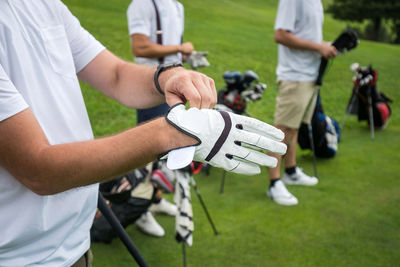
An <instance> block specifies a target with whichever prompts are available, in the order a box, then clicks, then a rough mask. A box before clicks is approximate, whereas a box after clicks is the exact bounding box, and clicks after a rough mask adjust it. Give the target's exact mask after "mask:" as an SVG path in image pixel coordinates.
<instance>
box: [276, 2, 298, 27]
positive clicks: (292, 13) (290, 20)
mask: <svg viewBox="0 0 400 267" xmlns="http://www.w3.org/2000/svg"><path fill="white" fill-rule="evenodd" d="M296 7H297V0H280V1H279V6H278V12H277V15H276V19H275V27H274V29H275V30H279V29H280V30H287V31H290V32H293V31H294V29H295V23H296Z"/></svg>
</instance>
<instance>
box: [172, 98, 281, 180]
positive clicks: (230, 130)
mask: <svg viewBox="0 0 400 267" xmlns="http://www.w3.org/2000/svg"><path fill="white" fill-rule="evenodd" d="M166 120H167V121H168V123H170V124H171V125H172V126H174V127H175V128H176V129H178V130H179V131H181V132H183V133H185V134H187V135H189V136H192V137H194V138H195V139H196V140H198V141H199V143H198V144H197V145H196V146H194V147H187V148H180V149H177V150H172V151H170V152H169V154H168V161H167V166H168V167H169V168H172V169H178V168H183V167H185V166H187V165H188V164H190V162H191V161H192V160H196V161H201V162H206V163H209V164H210V165H212V166H215V167H220V168H223V169H225V170H227V171H231V172H236V173H240V174H248V175H252V174H258V173H260V166H268V167H276V165H277V159H276V158H275V157H271V156H268V155H266V154H265V150H266V151H270V152H273V153H277V154H280V155H283V154H285V153H286V145H285V144H284V143H282V142H281V141H282V140H283V138H284V134H283V132H282V131H281V130H279V129H277V128H275V127H273V126H271V125H269V124H266V123H264V122H261V121H259V120H257V119H254V118H250V117H245V116H241V115H237V114H233V113H230V112H226V111H217V110H213V109H197V108H190V109H188V110H186V109H185V106H184V105H183V104H177V105H175V106H173V107H172V108H171V109H170V110H169V111H168V113H167V114H166ZM260 150H261V151H260Z"/></svg>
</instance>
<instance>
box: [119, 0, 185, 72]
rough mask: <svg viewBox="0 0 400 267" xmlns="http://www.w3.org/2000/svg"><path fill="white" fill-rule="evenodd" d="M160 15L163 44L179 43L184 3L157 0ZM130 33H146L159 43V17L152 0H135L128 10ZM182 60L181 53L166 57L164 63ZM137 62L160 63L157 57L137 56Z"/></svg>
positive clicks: (174, 0)
mask: <svg viewBox="0 0 400 267" xmlns="http://www.w3.org/2000/svg"><path fill="white" fill-rule="evenodd" d="M155 2H156V5H157V8H158V12H159V15H160V21H161V29H162V44H163V45H178V44H180V43H181V41H182V36H183V30H184V14H183V12H184V11H183V5H182V4H181V3H179V2H178V1H176V0H155ZM126 13H127V17H128V28H129V35H133V34H144V35H146V36H149V40H150V41H151V42H153V43H157V35H156V31H157V19H156V11H155V9H154V5H153V2H152V0H133V1H132V2H131V4H130V5H129V7H128V10H127V12H126ZM177 61H182V55H181V53H176V54H172V55H168V56H165V57H164V63H170V62H177ZM135 62H136V63H138V64H145V65H152V66H154V65H158V64H159V62H158V59H157V58H144V57H135Z"/></svg>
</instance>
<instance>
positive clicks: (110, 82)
mask: <svg viewBox="0 0 400 267" xmlns="http://www.w3.org/2000/svg"><path fill="white" fill-rule="evenodd" d="M155 70H156V67H152V66H144V65H138V64H134V63H130V62H126V61H124V60H122V59H120V58H118V57H116V56H115V55H114V54H112V53H111V52H109V51H107V50H105V51H103V52H101V53H100V54H99V55H98V56H97V57H96V58H94V59H93V60H92V61H91V62H90V63H89V64H88V65H87V66H86V67H85V68H84V69H83V70H81V71H80V72H79V74H78V77H79V79H80V80H82V81H84V82H86V83H88V84H90V85H92V86H93V87H95V88H97V89H98V90H100V91H101V92H103V93H104V94H105V95H107V96H109V97H111V98H113V99H115V100H117V101H118V102H120V103H121V104H123V105H125V106H128V107H131V108H148V107H153V106H155V105H157V104H160V103H163V102H165V101H166V102H167V103H168V104H169V105H170V106H173V105H175V104H176V103H179V102H183V103H186V102H187V101H189V102H190V106H192V107H198V108H211V107H213V106H214V105H215V104H216V101H217V94H216V89H215V84H214V81H213V80H212V79H211V78H209V77H207V76H206V75H204V74H201V73H199V72H195V71H190V70H186V69H185V68H182V67H179V68H171V69H168V70H166V71H164V72H162V73H161V75H160V76H159V83H160V86H161V88H162V89H163V90H164V92H165V96H164V95H161V94H160V93H159V92H158V91H157V89H156V88H155V85H154V72H155Z"/></svg>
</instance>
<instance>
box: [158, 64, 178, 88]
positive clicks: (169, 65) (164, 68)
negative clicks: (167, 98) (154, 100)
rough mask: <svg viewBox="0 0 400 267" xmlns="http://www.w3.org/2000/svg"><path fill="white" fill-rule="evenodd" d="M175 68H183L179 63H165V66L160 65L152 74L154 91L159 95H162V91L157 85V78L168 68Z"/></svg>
mask: <svg viewBox="0 0 400 267" xmlns="http://www.w3.org/2000/svg"><path fill="white" fill-rule="evenodd" d="M175 67H183V65H182V63H181V62H174V63H166V64H160V65H158V67H157V70H156V72H155V73H154V84H155V85H156V89H157V91H158V92H160V94H162V95H164V91H163V90H161V87H160V84H159V83H158V76H160V73H161V72H163V71H164V70H167V69H169V68H175Z"/></svg>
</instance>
